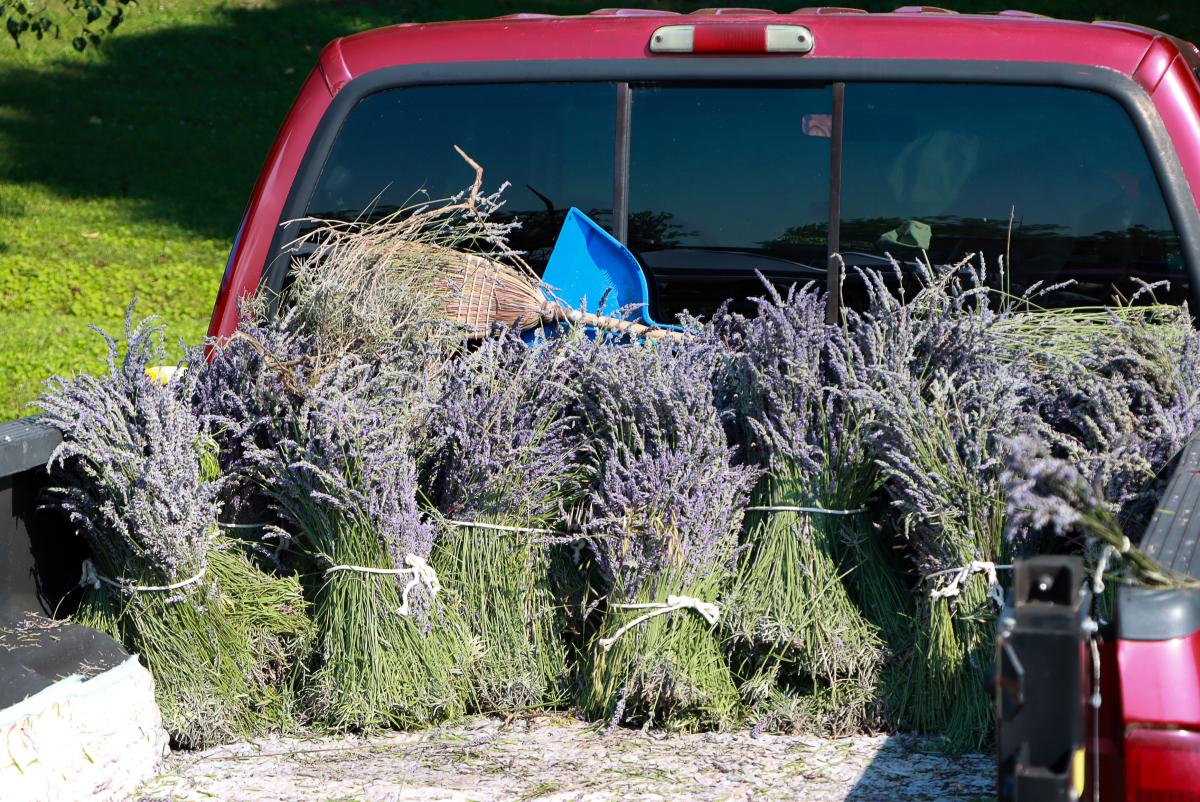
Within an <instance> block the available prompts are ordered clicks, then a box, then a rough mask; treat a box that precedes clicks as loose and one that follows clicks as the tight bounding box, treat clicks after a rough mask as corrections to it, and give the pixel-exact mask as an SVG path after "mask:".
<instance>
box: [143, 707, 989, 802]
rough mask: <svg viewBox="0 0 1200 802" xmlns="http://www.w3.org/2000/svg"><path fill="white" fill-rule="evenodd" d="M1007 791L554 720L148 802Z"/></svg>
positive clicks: (425, 739)
mask: <svg viewBox="0 0 1200 802" xmlns="http://www.w3.org/2000/svg"><path fill="white" fill-rule="evenodd" d="M994 787H995V777H994V767H993V760H992V758H991V757H988V756H985V755H968V756H965V757H960V758H950V757H946V756H944V755H939V754H936V753H933V752H932V751H930V750H929V748H928V744H927V742H925V741H922V740H921V739H917V738H912V737H909V736H884V735H879V736H858V737H853V738H843V739H836V740H822V739H816V738H809V737H805V738H799V737H793V736H783V735H764V736H761V737H759V738H752V737H751V736H750V734H749V733H747V732H736V733H709V734H704V735H670V736H664V735H658V734H645V733H642V732H638V731H636V730H626V729H617V730H613V731H611V732H605V731H604V730H603V729H597V728H596V727H594V726H592V725H588V724H584V723H582V722H579V721H577V720H574V719H571V718H567V717H554V716H541V717H537V718H531V719H527V720H518V721H516V722H513V723H510V724H508V725H505V724H503V723H502V722H500V721H498V720H496V719H489V718H477V719H472V720H469V721H466V722H463V723H459V724H456V725H454V726H447V727H441V728H437V729H434V730H428V731H425V732H419V733H396V734H390V735H382V736H376V737H371V738H356V737H344V738H313V739H308V740H305V739H297V738H278V739H263V740H257V741H252V742H247V743H239V744H234V745H231V746H225V747H219V748H216V749H211V750H208V751H206V752H199V753H191V754H189V753H179V754H174V755H172V756H171V757H170V758H169V759H168V760H167V762H166V763H165V764H164V766H163V773H162V774H161V775H160V776H158V777H156V778H154V779H152V780H150V781H148V782H146V783H144V784H143V785H142V787H141V788H139V789H138V791H137V793H136V795H135V800H137V802H168V801H169V802H185V801H186V802H192V801H193V800H195V801H196V802H198V801H199V800H212V799H220V800H231V801H232V800H237V801H238V802H268V800H270V801H271V802H275V801H276V800H278V801H279V802H319V801H320V800H329V801H330V802H332V800H362V801H363V802H401V800H446V801H447V802H449V801H450V800H454V801H455V802H459V801H461V802H466V801H467V800H501V799H504V800H535V799H536V800H547V802H567V800H572V802H601V800H618V799H619V800H642V801H644V802H651V801H652V800H653V802H675V801H676V800H700V801H701V802H707V801H709V800H712V801H714V802H715V801H716V800H747V802H748V801H749V800H756V801H757V800H772V799H780V800H784V799H787V800H804V801H805V802H834V801H835V800H836V801H837V802H842V801H843V800H845V801H847V802H867V801H868V800H871V801H872V802H874V800H889V801H891V800H895V802H933V801H934V800H945V801H946V802H951V801H953V802H982V801H983V800H988V799H992V798H994Z"/></svg>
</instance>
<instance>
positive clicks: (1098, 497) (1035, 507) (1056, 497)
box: [1004, 306, 1200, 585]
mask: <svg viewBox="0 0 1200 802" xmlns="http://www.w3.org/2000/svg"><path fill="white" fill-rule="evenodd" d="M1064 314H1068V315H1069V314H1070V313H1057V312H1051V313H1050V314H1049V315H1044V316H1043V317H1049V318H1050V319H1053V318H1055V317H1061V316H1063V315H1064ZM1034 325H1035V323H1034V322H1033V321H1032V320H1031V321H1029V326H1030V327H1031V328H1032V327H1033V326H1034ZM1037 325H1044V324H1040V322H1039V324H1037ZM1062 330H1067V331H1070V332H1071V342H1072V343H1074V344H1075V347H1074V348H1072V349H1071V350H1069V351H1068V350H1066V349H1062V348H1058V349H1054V351H1053V353H1052V354H1050V355H1048V356H1047V355H1045V354H1041V355H1040V356H1041V357H1042V359H1041V361H1042V363H1043V367H1041V368H1040V369H1039V371H1038V388H1039V393H1040V396H1039V404H1038V415H1039V417H1040V419H1041V423H1042V426H1041V427H1040V429H1039V430H1037V431H1036V432H1031V433H1029V434H1027V435H1025V436H1022V437H1018V438H1014V439H1013V440H1011V441H1010V442H1009V443H1008V449H1007V454H1006V457H1007V468H1006V473H1005V477H1004V482H1005V486H1006V490H1007V493H1008V497H1009V510H1008V511H1009V521H1008V536H1009V538H1010V539H1012V540H1014V541H1015V542H1019V543H1028V542H1036V541H1037V540H1038V539H1040V538H1044V537H1054V538H1063V537H1065V538H1069V539H1070V540H1071V541H1074V542H1072V543H1070V545H1071V546H1072V547H1073V548H1075V549H1077V550H1080V551H1084V552H1086V553H1090V554H1091V555H1093V556H1094V557H1098V556H1099V555H1104V554H1109V555H1110V556H1111V552H1112V550H1114V549H1115V550H1116V553H1117V554H1118V555H1119V556H1120V561H1122V562H1124V564H1125V567H1126V569H1127V570H1126V575H1127V578H1128V579H1129V580H1130V581H1139V582H1144V583H1148V584H1154V585H1161V584H1173V583H1179V582H1181V581H1183V580H1181V578H1180V577H1175V576H1172V575H1171V574H1170V572H1168V571H1166V569H1164V568H1163V567H1162V566H1161V565H1159V564H1158V563H1157V562H1156V561H1154V560H1153V559H1151V558H1149V557H1148V556H1146V555H1145V554H1143V553H1141V552H1140V551H1138V549H1137V548H1136V545H1135V544H1136V543H1137V541H1138V540H1139V539H1140V537H1141V534H1142V532H1143V531H1144V530H1145V527H1146V525H1147V524H1148V523H1149V519H1150V516H1151V514H1152V513H1153V511H1154V510H1155V508H1156V507H1157V505H1158V500H1159V498H1160V497H1161V494H1162V492H1163V489H1164V487H1165V482H1166V476H1167V475H1168V474H1169V471H1168V470H1167V468H1168V467H1169V466H1170V464H1171V463H1172V461H1173V460H1174V459H1175V457H1176V456H1177V455H1178V454H1179V452H1180V451H1181V450H1182V449H1183V447H1184V445H1185V444H1186V442H1187V441H1188V440H1189V439H1190V438H1191V437H1193V436H1195V432H1196V430H1197V427H1198V426H1200V334H1198V333H1197V331H1196V329H1195V328H1194V327H1193V326H1192V323H1191V320H1190V318H1189V316H1188V314H1187V311H1186V309H1176V308H1170V307H1168V308H1163V307H1154V306H1150V307H1141V308H1138V307H1118V308H1116V309H1113V310H1109V312H1108V313H1107V314H1103V315H1095V316H1093V317H1092V318H1091V319H1090V320H1088V321H1087V325H1079V324H1078V323H1077V324H1076V325H1074V326H1072V327H1067V326H1060V331H1062ZM1022 334H1024V332H1022ZM1060 337H1061V335H1060ZM1048 545H1049V547H1051V548H1062V546H1063V544H1062V543H1061V542H1059V543H1050V544H1048ZM1091 545H1095V546H1096V548H1089V546H1091ZM1115 562H1116V561H1111V563H1114V564H1115ZM1103 563H1104V564H1101V565H1099V566H1098V570H1100V571H1103V570H1104V567H1105V565H1107V564H1110V560H1109V559H1107V558H1105V559H1104V560H1103Z"/></svg>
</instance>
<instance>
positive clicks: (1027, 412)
mask: <svg viewBox="0 0 1200 802" xmlns="http://www.w3.org/2000/svg"><path fill="white" fill-rule="evenodd" d="M984 278H985V276H983V275H981V274H978V273H970V272H969V271H968V272H966V273H965V274H964V271H961V270H954V269H951V270H947V271H944V272H941V273H933V272H931V273H930V274H928V275H926V276H925V277H924V280H925V283H924V286H923V287H921V289H920V290H919V291H918V292H917V294H916V295H915V297H914V298H913V299H912V300H911V302H909V303H907V304H906V303H905V299H904V298H903V297H901V296H896V295H893V294H891V293H890V292H889V291H888V290H887V289H886V287H885V285H884V283H883V281H882V279H881V278H880V277H879V276H874V277H868V281H867V283H868V285H869V286H870V287H872V289H873V294H872V299H871V306H870V308H869V310H868V311H867V312H866V313H864V314H862V315H852V316H851V317H852V319H851V326H852V329H853V337H854V344H853V346H854V347H853V350H852V354H853V355H854V357H855V361H854V362H853V363H852V365H853V376H854V380H853V383H852V385H851V386H852V392H853V393H854V394H855V395H856V397H857V398H858V399H859V400H860V402H861V403H862V404H863V405H864V407H867V408H870V409H871V410H872V417H871V419H870V420H869V422H868V427H869V435H868V438H869V443H870V447H871V449H872V452H873V454H874V458H875V460H876V462H877V464H878V466H879V469H880V471H881V474H882V477H883V479H884V485H883V488H884V491H885V494H886V496H887V497H888V499H889V500H890V506H891V512H892V524H893V526H894V528H895V529H896V530H897V531H898V533H899V534H900V535H901V537H902V538H903V540H904V543H905V546H906V550H907V554H908V557H909V559H910V561H911V563H912V565H913V567H914V569H915V572H916V573H917V575H918V578H919V584H918V590H919V591H920V592H919V595H918V598H917V616H918V620H917V625H918V626H917V638H916V643H915V646H914V648H913V650H912V652H911V659H910V660H909V661H908V663H907V665H905V666H904V667H903V668H904V671H905V674H906V675H907V677H908V682H907V684H906V686H904V688H903V690H904V691H905V693H904V694H903V695H902V696H900V697H899V698H897V699H894V700H893V703H894V704H895V706H896V707H897V708H898V709H897V711H896V713H897V716H898V718H899V720H900V722H901V724H902V725H903V726H906V727H910V728H913V729H917V730H921V731H925V732H935V733H938V734H940V735H941V736H943V737H944V738H945V739H946V740H947V743H948V745H949V746H950V747H951V748H953V749H968V748H978V747H979V746H980V745H981V744H982V743H983V742H984V741H985V740H986V739H987V737H988V731H989V728H990V721H991V704H990V701H989V699H988V697H987V694H986V692H985V690H984V675H985V672H986V669H987V666H988V665H989V664H990V660H991V651H992V643H993V637H994V625H995V616H996V612H997V610H998V605H997V604H996V603H995V601H994V599H995V597H996V596H997V595H998V594H999V593H1000V589H999V586H998V584H997V583H996V573H995V569H994V567H992V566H994V565H995V564H997V563H1003V562H1006V561H1007V560H1008V558H1009V556H1010V554H1011V552H1010V549H1009V547H1008V546H1009V544H1008V543H1006V541H1005V540H1004V538H1003V531H1004V526H1005V523H1004V520H1005V497H1004V493H1003V489H1002V486H1001V474H1002V471H1003V453H1004V452H1003V448H1004V445H1003V444H1004V442H1006V440H1007V439H1008V438H1010V437H1012V436H1014V435H1015V434H1017V433H1019V432H1021V431H1024V430H1027V429H1030V428H1034V427H1036V426H1037V419H1036V417H1035V416H1034V414H1033V409H1034V403H1035V401H1036V397H1035V388H1034V385H1033V382H1032V379H1031V376H1030V375H1029V371H1028V368H1029V364H1030V363H1029V361H1028V360H1021V359H1016V360H1014V359H1011V358H1010V356H1011V354H1010V353H1009V352H1007V351H1006V350H1005V348H1004V347H1003V346H1004V343H1003V341H1002V339H1001V338H1000V337H997V336H996V335H995V330H996V327H997V326H998V325H999V324H1000V322H1002V321H1004V320H1006V319H1007V318H1008V317H1009V316H1010V315H1012V314H1013V309H1012V307H1011V306H1010V305H1002V307H1001V308H1000V309H994V308H992V306H991V305H990V298H989V295H988V291H987V289H986V284H985V282H984Z"/></svg>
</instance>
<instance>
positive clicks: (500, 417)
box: [427, 334, 579, 711]
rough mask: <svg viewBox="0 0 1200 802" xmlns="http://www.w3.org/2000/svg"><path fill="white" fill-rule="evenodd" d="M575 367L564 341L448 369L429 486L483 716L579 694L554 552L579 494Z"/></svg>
mask: <svg viewBox="0 0 1200 802" xmlns="http://www.w3.org/2000/svg"><path fill="white" fill-rule="evenodd" d="M568 368H569V363H568V362H567V361H566V360H565V359H564V358H563V354H562V353H561V352H560V349H559V347H558V346H556V345H554V344H550V343H546V342H541V343H539V344H537V345H535V346H533V347H529V346H526V345H525V344H524V343H522V342H521V340H520V339H519V338H518V337H516V336H515V335H511V334H502V335H501V336H499V337H496V338H492V339H488V340H485V341H484V342H483V343H482V344H481V345H480V346H479V348H478V349H477V350H475V351H474V352H472V353H470V354H467V355H465V356H463V357H462V358H461V359H460V360H458V361H457V362H456V363H455V364H454V365H452V366H451V367H449V368H448V370H447V372H446V374H445V376H444V377H443V386H442V391H441V394H440V397H439V400H438V403H437V406H436V409H435V411H434V413H433V416H432V419H431V421H430V424H429V431H430V432H431V434H432V435H433V444H432V448H431V450H430V456H429V460H428V469H427V474H428V482H427V484H428V487H429V488H430V490H429V495H430V498H431V500H432V501H433V502H434V503H435V505H436V506H437V509H438V510H439V512H440V513H441V515H442V516H443V518H444V524H445V532H444V534H443V535H442V537H441V538H440V540H439V542H438V547H437V549H436V551H435V555H434V563H435V565H436V567H437V569H438V572H439V574H440V575H441V576H443V578H444V581H445V582H446V583H447V584H450V585H452V586H453V587H454V588H455V590H456V593H457V595H458V597H459V599H460V603H461V607H462V609H463V610H464V612H465V614H466V617H467V620H468V622H469V624H470V627H471V631H472V633H473V636H474V638H475V641H476V643H477V646H478V648H479V650H480V657H479V660H478V661H477V662H476V664H475V665H474V667H473V670H472V674H471V687H472V694H473V700H474V707H475V708H476V709H478V710H481V711H513V710H520V709H526V708H539V707H544V706H546V705H559V704H561V703H563V702H564V701H566V699H567V696H568V684H567V682H568V674H567V652H566V644H565V642H564V641H563V638H562V633H563V628H564V624H565V622H564V611H563V609H561V602H560V600H558V599H556V598H555V594H554V592H553V591H554V587H553V582H552V580H553V571H554V562H553V561H554V559H555V556H556V555H555V552H554V550H553V549H551V548H550V546H551V544H553V543H554V542H555V541H556V540H558V539H559V538H560V535H558V534H556V531H555V530H556V527H558V526H559V522H560V521H561V519H562V517H563V511H564V510H565V509H566V508H567V507H569V506H570V505H571V504H573V503H574V498H575V496H576V495H577V494H578V492H579V481H578V477H577V474H578V470H577V467H576V451H577V449H578V447H579V442H578V438H577V437H576V434H575V431H574V424H573V422H572V420H571V418H570V416H569V415H568V409H567V404H566V402H567V400H568V395H567V392H566V387H565V385H564V382H565V381H566V379H567V376H568V373H567V370H568Z"/></svg>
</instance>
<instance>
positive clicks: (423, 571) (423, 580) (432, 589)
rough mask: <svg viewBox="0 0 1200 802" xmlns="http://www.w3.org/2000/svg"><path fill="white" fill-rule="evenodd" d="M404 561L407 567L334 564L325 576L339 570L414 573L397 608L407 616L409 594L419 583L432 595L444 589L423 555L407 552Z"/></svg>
mask: <svg viewBox="0 0 1200 802" xmlns="http://www.w3.org/2000/svg"><path fill="white" fill-rule="evenodd" d="M404 563H405V564H406V565H407V566H408V567H407V568H368V567H366V566H363V565H333V566H330V567H329V568H326V569H325V576H329V575H330V574H333V573H337V572H338V571H349V572H351V573H355V574H375V575H382V576H400V575H402V574H412V579H410V580H409V582H408V584H407V585H405V586H404V590H403V591H401V592H400V607H398V608H397V609H396V612H397V613H398V614H399V615H403V616H407V615H408V614H409V606H408V594H410V593H412V589H413V588H415V587H416V586H417V585H424V586H425V589H426V590H428V591H429V595H430V596H436V595H437V594H438V591H440V590H441V589H442V583H441V582H439V581H438V577H437V572H436V571H434V570H433V566H432V565H430V564H429V563H427V562H425V559H424V558H423V557H420V556H418V555H416V554H406V555H404Z"/></svg>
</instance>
